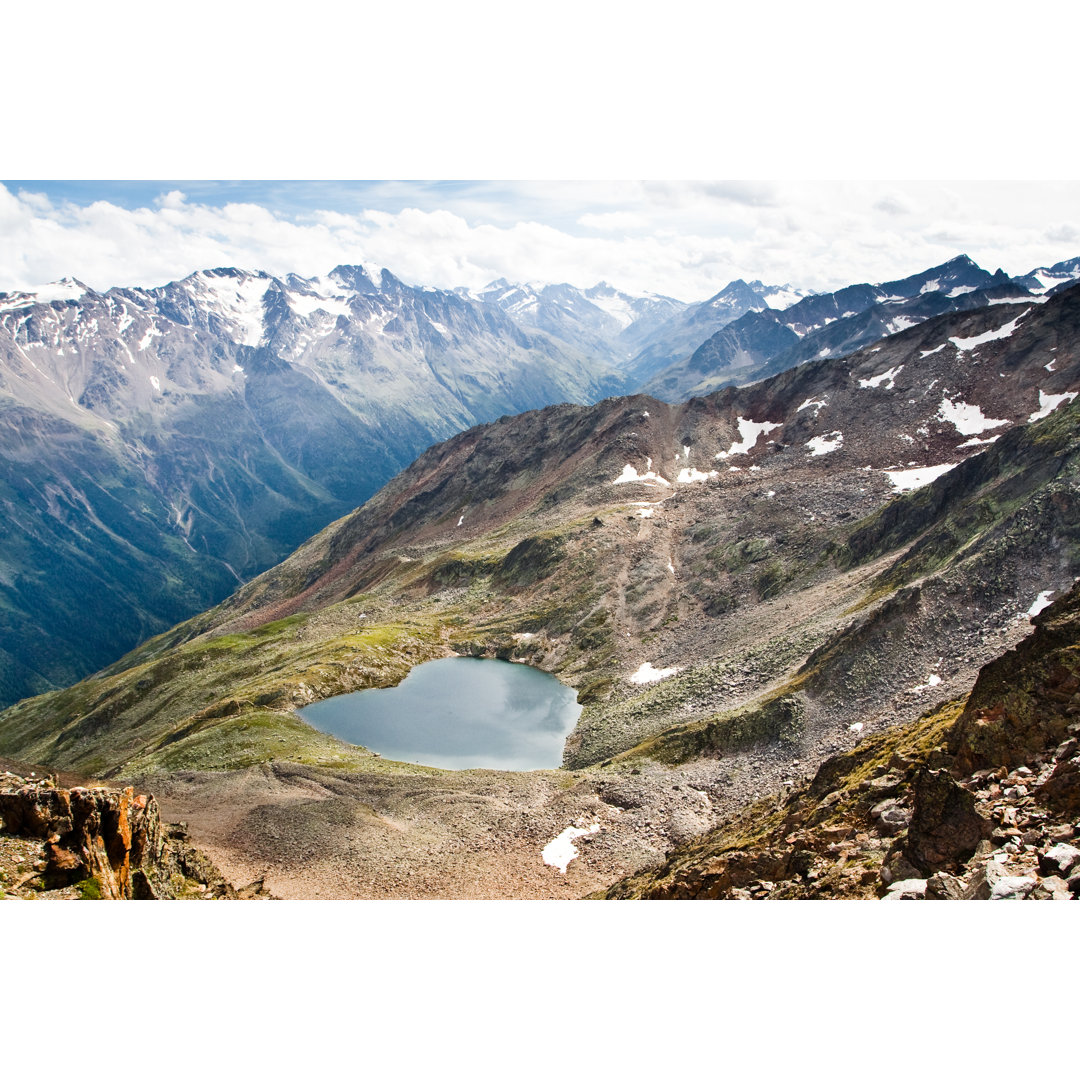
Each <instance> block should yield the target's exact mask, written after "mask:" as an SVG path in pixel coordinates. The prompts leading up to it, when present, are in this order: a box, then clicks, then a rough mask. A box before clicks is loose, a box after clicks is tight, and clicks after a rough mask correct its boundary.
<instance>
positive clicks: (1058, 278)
mask: <svg viewBox="0 0 1080 1080" xmlns="http://www.w3.org/2000/svg"><path fill="white" fill-rule="evenodd" d="M1013 281H1014V282H1015V283H1016V284H1017V285H1021V286H1023V287H1024V288H1025V289H1027V290H1028V291H1029V292H1032V293H1036V294H1040V293H1047V292H1051V291H1052V290H1054V289H1057V288H1062V287H1067V286H1068V285H1070V284H1071V283H1072V282H1074V281H1080V256H1077V257H1076V258H1075V259H1065V260H1063V261H1062V262H1059V263H1054V265H1053V266H1040V267H1038V268H1037V269H1035V270H1032V271H1031V273H1030V274H1025V275H1024V276H1023V277H1015V278H1013Z"/></svg>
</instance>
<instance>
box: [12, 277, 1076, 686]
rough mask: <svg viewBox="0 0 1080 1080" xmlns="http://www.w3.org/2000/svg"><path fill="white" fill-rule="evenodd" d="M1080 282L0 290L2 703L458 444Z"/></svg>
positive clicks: (141, 631)
mask: <svg viewBox="0 0 1080 1080" xmlns="http://www.w3.org/2000/svg"><path fill="white" fill-rule="evenodd" d="M1077 274H1080V264H1078V262H1077V260H1072V261H1070V262H1067V263H1061V264H1057V265H1056V266H1054V267H1050V268H1043V269H1040V270H1037V271H1033V272H1032V273H1031V274H1029V275H1026V277H1025V278H1024V279H1022V281H1021V282H1020V283H1016V282H1013V283H1010V282H1009V281H1007V280H1006V279H1004V275H1002V274H1001V273H1000V272H999V273H998V274H997V275H990V274H988V273H987V272H986V271H983V270H980V269H979V268H978V267H976V266H975V265H974V264H973V263H971V261H970V260H968V259H966V258H962V257H961V258H959V259H956V260H953V261H952V262H950V263H947V264H944V265H943V266H942V267H936V268H933V269H931V270H928V271H926V272H924V273H922V274H920V275H915V276H914V277H912V278H908V279H904V280H903V281H899V282H889V283H886V284H885V285H881V286H853V287H851V288H849V289H845V290H841V291H840V292H838V293H832V294H821V295H816V296H800V294H799V293H798V291H797V290H793V289H791V288H790V287H789V286H783V287H775V286H766V285H763V284H762V283H761V282H760V281H754V282H752V283H750V284H747V283H746V282H744V281H741V280H740V281H735V282H732V283H731V284H730V285H728V286H727V287H726V288H725V289H723V290H721V292H719V293H718V294H716V295H715V296H713V297H711V298H710V299H709V300H706V301H704V302H702V303H699V304H691V305H686V304H683V303H682V302H680V301H677V300H673V299H671V298H668V297H663V296H657V295H641V296H631V295H629V294H626V293H623V292H619V291H618V290H616V289H613V288H612V287H611V286H608V285H606V284H604V283H601V284H599V285H596V286H594V287H593V288H591V289H584V290H583V289H578V288H575V287H573V286H569V285H547V286H531V285H524V284H512V283H509V282H506V281H498V282H493V283H492V284H491V285H490V286H488V287H487V288H486V289H484V290H480V291H479V292H475V293H473V292H469V291H467V290H462V289H459V290H456V291H445V290H438V289H432V288H425V287H414V286H409V285H406V284H404V283H403V282H401V281H400V280H399V279H398V278H396V277H394V275H393V274H391V273H390V272H389V271H385V270H378V271H377V270H374V269H371V268H368V269H365V268H364V267H362V266H342V267H338V268H337V269H335V270H333V271H332V272H331V273H330V274H328V275H326V276H325V277H320V278H303V277H299V276H297V275H288V276H286V277H284V278H277V277H273V276H271V275H268V274H265V273H249V272H245V271H241V270H236V269H229V268H226V269H218V270H208V271H201V272H199V273H196V274H192V275H191V276H190V277H188V278H185V279H184V280H182V281H178V282H173V283H171V284H169V285H166V286H163V287H160V288H152V289H136V288H127V289H124V288H114V289H110V290H108V291H107V292H104V293H98V292H95V291H94V290H92V289H89V288H88V287H86V286H85V285H83V284H81V283H79V282H78V281H75V280H72V279H67V280H64V281H61V282H57V283H54V284H53V285H51V286H47V287H45V288H43V289H40V290H37V291H35V292H30V293H6V294H0V461H2V462H3V472H2V474H0V500H2V502H3V508H4V521H3V522H2V523H0V703H10V702H12V701H15V700H17V699H18V698H20V697H22V696H25V695H26V694H31V693H36V692H40V691H44V690H48V689H50V688H55V687H58V686H63V685H66V684H68V683H70V682H71V681H73V680H75V679H77V678H79V677H81V676H83V675H86V674H88V673H89V672H91V671H93V670H96V669H97V668H99V667H101V666H102V665H104V664H107V663H109V662H111V661H112V660H114V659H116V658H117V657H118V656H120V655H121V654H122V653H123V652H124V651H125V650H127V649H129V648H131V647H133V646H134V645H136V644H137V643H138V642H140V641H142V640H145V639H146V638H147V637H148V636H151V635H152V634H154V633H156V632H160V631H162V630H164V629H166V628H167V627H168V626H170V625H172V624H173V623H175V622H176V621H178V620H181V619H183V618H186V617H188V616H190V615H192V614H194V613H195V612H197V611H199V610H202V609H203V608H205V607H207V606H209V605H211V604H213V603H215V602H217V601H218V600H220V599H222V598H223V597H224V596H225V595H227V594H228V592H229V591H230V590H231V589H232V588H234V587H235V586H236V585H237V584H239V583H241V582H243V581H246V580H248V579H249V578H251V577H252V576H253V575H255V574H257V573H259V572H260V571H262V570H264V569H266V568H267V567H269V566H272V565H274V564H275V563H276V562H277V561H279V560H280V559H281V558H283V557H284V556H285V555H287V554H288V553H289V552H290V551H292V550H293V549H294V548H295V547H296V546H297V545H298V544H299V543H301V542H302V541H303V540H304V539H306V538H307V537H308V536H310V535H311V534H312V533H313V532H315V531H317V530H318V529H319V528H322V527H323V526H324V525H326V524H327V523H328V522H330V521H332V520H334V519H335V518H337V517H339V516H341V515H342V514H345V513H348V512H349V511H350V510H352V509H353V508H354V507H355V506H357V505H359V504H360V503H362V502H363V501H364V500H365V499H366V498H367V497H368V496H370V495H371V494H373V493H374V492H375V491H376V490H378V488H379V487H380V486H381V485H382V484H384V483H385V482H386V481H387V480H389V479H390V478H391V477H392V476H393V475H395V474H396V473H397V472H398V471H399V470H400V469H402V468H403V467H405V466H406V465H407V464H408V463H409V462H410V461H412V460H413V459H414V458H415V457H416V455H417V454H419V453H421V452H422V451H423V450H424V449H426V448H427V447H428V446H430V445H431V444H432V443H434V442H437V441H438V440H439V439H442V438H445V437H447V436H449V435H452V434H453V433H454V432H456V431H460V430H463V429H466V428H468V427H470V426H471V425H473V424H476V423H479V422H484V421H489V420H493V419H495V418H496V417H498V416H500V415H504V414H513V413H519V412H522V411H524V410H528V409H531V408H537V407H542V406H544V405H547V404H552V403H557V402H562V401H569V402H575V403H579V404H590V403H593V402H596V401H598V400H600V399H601V398H603V397H605V396H607V395H609V394H612V393H617V392H626V391H630V390H634V389H637V388H638V387H640V386H641V385H642V384H644V385H645V387H646V388H647V389H649V390H650V391H651V392H653V393H655V394H657V395H658V396H659V397H661V398H663V399H665V400H680V399H682V398H684V397H686V396H689V394H690V393H692V392H696V391H698V390H701V389H706V388H708V387H711V386H714V385H716V386H719V385H725V384H734V383H739V382H745V381H749V380H751V379H753V378H756V377H759V376H761V375H763V374H767V373H768V372H771V371H778V370H783V369H784V368H786V367H788V366H793V365H795V364H798V363H802V362H805V361H806V360H807V359H810V358H813V357H816V356H821V355H836V354H838V353H841V352H844V351H849V350H850V349H853V348H857V347H858V346H860V345H863V344H867V343H869V342H870V341H873V340H877V339H878V338H879V337H881V336H883V335H885V334H888V333H891V332H895V331H896V330H898V329H900V328H902V327H904V326H908V325H914V324H915V323H916V322H918V321H920V320H921V319H924V318H926V317H929V316H930V315H934V314H940V313H941V312H942V311H945V310H957V309H962V308H971V307H976V306H982V305H986V304H991V303H996V302H1000V301H1003V300H1008V299H1015V298H1017V297H1021V296H1029V295H1038V294H1041V293H1044V292H1045V291H1046V290H1047V289H1049V288H1052V287H1054V286H1058V285H1061V284H1063V283H1067V282H1068V281H1069V280H1071V276H1075V275H1077ZM1025 283H1026V284H1025Z"/></svg>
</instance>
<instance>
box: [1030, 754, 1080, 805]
mask: <svg viewBox="0 0 1080 1080" xmlns="http://www.w3.org/2000/svg"><path fill="white" fill-rule="evenodd" d="M1035 801H1036V802H1037V803H1039V804H1040V805H1041V806H1045V807H1047V808H1048V809H1050V810H1052V811H1053V812H1054V813H1056V814H1061V815H1062V816H1063V817H1074V816H1075V815H1077V814H1080V764H1078V763H1077V762H1076V760H1075V759H1071V760H1066V761H1059V762H1058V763H1057V765H1055V766H1054V771H1053V772H1052V773H1051V774H1050V776H1049V778H1048V779H1047V781H1046V783H1045V784H1043V785H1042V786H1041V787H1038V788H1036V789H1035Z"/></svg>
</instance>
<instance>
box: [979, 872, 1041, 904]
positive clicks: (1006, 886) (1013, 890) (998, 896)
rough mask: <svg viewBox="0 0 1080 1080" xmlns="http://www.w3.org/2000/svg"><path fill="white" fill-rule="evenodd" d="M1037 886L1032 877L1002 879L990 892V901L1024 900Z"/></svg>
mask: <svg viewBox="0 0 1080 1080" xmlns="http://www.w3.org/2000/svg"><path fill="white" fill-rule="evenodd" d="M1038 884H1039V883H1038V881H1037V880H1036V879H1035V878H1033V877H1003V878H1000V879H999V880H998V881H997V882H996V883H995V884H994V887H993V888H992V889H991V890H990V899H991V900H1024V899H1026V898H1027V896H1028V894H1029V893H1030V892H1031V891H1032V890H1033V889H1034V888H1035V886H1036V885H1038Z"/></svg>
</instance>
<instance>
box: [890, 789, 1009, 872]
mask: <svg viewBox="0 0 1080 1080" xmlns="http://www.w3.org/2000/svg"><path fill="white" fill-rule="evenodd" d="M912 795H913V798H914V807H913V809H912V814H911V823H910V824H909V826H908V832H907V840H906V841H905V843H904V847H903V850H904V854H905V855H906V856H907V857H908V859H910V860H911V862H912V863H913V864H914V865H915V866H916V867H918V868H919V869H920V870H922V871H924V872H925V873H928V874H929V873H933V872H934V871H935V870H941V869H946V868H949V867H955V866H956V865H958V864H959V863H962V862H965V861H966V860H967V859H969V858H970V857H971V856H972V855H973V854H974V853H975V849H976V847H978V845H979V841H980V840H983V839H985V838H986V837H988V836H989V835H990V833H991V831H992V826H991V824H990V822H989V821H987V820H986V819H985V818H984V817H982V815H981V814H979V812H978V811H977V810H976V809H975V797H974V795H972V793H971V792H970V791H967V790H965V789H964V788H962V787H961V786H960V785H959V784H958V783H956V781H955V780H953V778H952V777H951V776H949V774H948V773H947V772H946V771H945V770H944V769H926V768H921V769H919V770H918V772H916V774H915V779H914V781H913V783H912Z"/></svg>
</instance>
